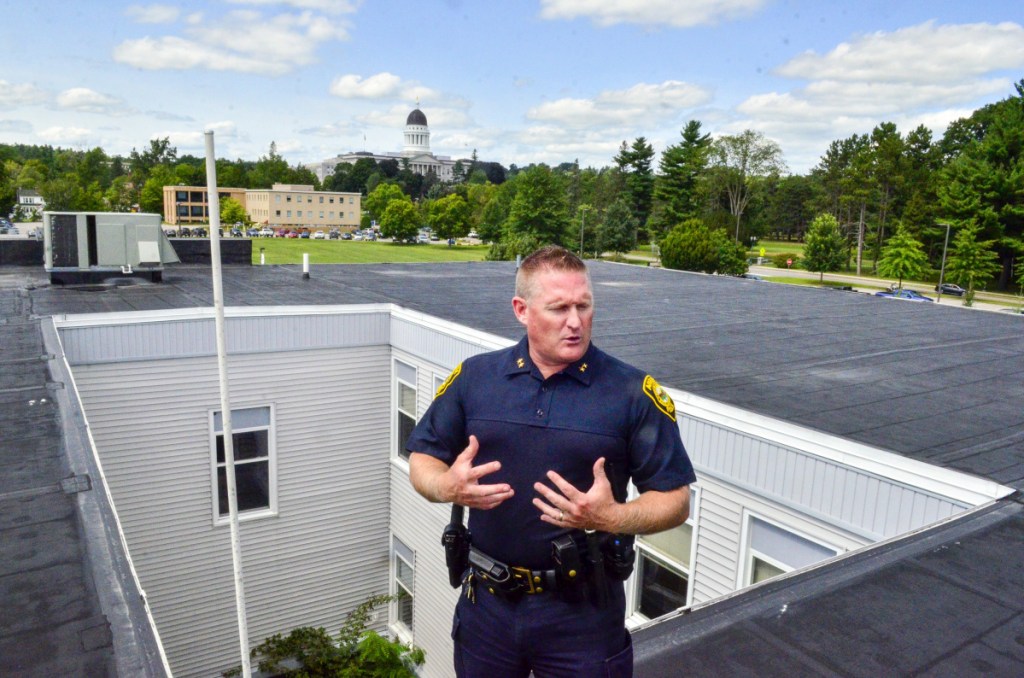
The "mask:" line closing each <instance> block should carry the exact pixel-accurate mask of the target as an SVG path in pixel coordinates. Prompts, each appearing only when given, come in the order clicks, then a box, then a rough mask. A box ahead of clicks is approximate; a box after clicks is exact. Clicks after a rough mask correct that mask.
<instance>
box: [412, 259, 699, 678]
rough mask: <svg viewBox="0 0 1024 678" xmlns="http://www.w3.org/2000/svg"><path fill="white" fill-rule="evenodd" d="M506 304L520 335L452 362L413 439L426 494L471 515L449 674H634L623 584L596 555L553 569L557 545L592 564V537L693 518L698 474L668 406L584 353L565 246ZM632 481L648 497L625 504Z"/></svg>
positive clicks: (644, 383) (524, 277)
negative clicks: (515, 341)
mask: <svg viewBox="0 0 1024 678" xmlns="http://www.w3.org/2000/svg"><path fill="white" fill-rule="evenodd" d="M512 309H513V311H514V312H515V316H516V318H517V319H518V320H519V322H521V323H522V324H523V325H524V326H525V328H526V336H525V337H524V338H523V339H522V340H521V341H520V342H519V343H518V344H517V345H515V346H513V347H511V348H508V349H504V350H499V351H495V352H492V353H486V354H482V355H477V356H474V357H472V358H470V359H468V360H466V361H465V362H464V363H463V364H461V365H459V366H458V367H456V368H455V370H454V371H453V372H452V374H451V375H450V376H449V377H448V379H447V380H446V381H445V382H444V384H443V385H442V386H441V387H440V388H439V389H438V392H437V394H436V396H435V398H434V401H433V403H432V404H431V406H430V408H429V409H428V410H427V412H426V414H424V416H423V418H422V419H421V420H420V422H419V424H418V425H417V427H416V429H415V430H414V431H413V433H412V435H411V436H410V438H409V440H408V442H407V444H406V446H407V448H408V449H409V451H410V452H411V454H410V459H409V469H410V479H411V481H412V484H413V486H414V487H415V488H416V490H417V491H418V492H419V493H420V494H421V495H423V496H424V497H426V498H427V499H428V500H430V501H433V502H451V503H453V504H457V505H460V506H466V507H469V508H470V509H472V510H471V512H470V519H469V532H470V534H471V541H472V545H473V547H472V548H473V557H471V558H470V562H471V564H472V565H471V567H470V568H469V569H468V571H467V573H466V577H465V580H464V582H463V594H464V595H462V596H460V598H459V603H458V605H457V606H456V610H455V620H454V624H453V629H452V637H453V640H454V643H455V658H454V659H455V669H456V674H457V675H458V676H460V678H461V677H465V678H478V677H484V678H506V677H509V678H511V677H520V676H521V677H523V678H525V677H526V676H528V675H529V674H530V672H531V671H532V672H533V673H534V675H535V676H537V678H547V677H549V676H578V677H587V676H608V675H611V676H631V675H632V664H633V655H632V645H631V643H630V639H629V634H628V632H627V631H626V629H625V625H624V622H625V593H624V590H623V585H622V584H621V582H620V581H615V580H614V578H613V577H605V576H603V574H602V573H603V570H602V567H601V563H598V562H595V561H593V560H592V561H590V564H589V566H588V565H586V563H584V564H583V565H582V566H579V565H578V564H577V563H576V561H573V562H571V563H570V565H571V566H570V567H566V566H565V564H564V562H561V561H560V562H554V561H556V560H559V559H558V558H557V557H555V556H557V551H558V549H557V548H556V549H554V550H553V543H554V544H561V545H562V546H566V545H568V546H569V548H570V549H571V548H572V547H573V546H576V547H578V549H579V550H580V551H582V552H583V553H584V554H587V553H590V554H593V552H594V551H593V548H590V550H589V551H588V550H587V548H588V546H587V544H588V542H589V546H590V547H593V546H594V542H593V541H592V539H593V538H594V535H595V534H601V533H608V534H621V535H637V534H647V533H652V532H659V531H662V530H666V529H669V528H672V527H675V526H677V525H680V524H681V523H683V522H684V521H685V520H686V517H687V515H688V514H689V503H690V488H689V485H690V484H691V483H693V482H694V481H695V479H696V478H695V476H694V473H693V467H692V465H691V464H690V460H689V458H688V457H687V455H686V451H685V449H684V448H683V444H682V441H681V440H680V437H679V429H678V426H677V425H676V421H675V407H674V405H673V403H672V400H671V398H669V397H668V394H666V393H665V392H664V391H663V390H662V388H661V387H660V386H658V384H657V382H655V381H654V379H652V378H651V377H650V376H648V375H645V374H643V373H642V372H640V371H639V370H637V369H635V368H633V367H631V366H629V365H627V364H625V363H623V362H621V361H619V360H617V359H615V358H613V357H611V356H610V355H608V354H606V353H604V352H603V351H601V350H600V349H598V348H597V347H595V346H594V345H592V344H591V342H590V333H591V325H592V321H593V316H594V298H593V290H592V287H591V283H590V276H589V273H588V272H587V269H586V265H585V264H584V263H583V261H582V260H580V259H579V258H578V257H576V255H574V254H572V253H571V252H569V251H568V250H565V249H563V248H561V247H555V246H548V247H544V248H542V249H540V250H538V251H536V252H534V253H533V254H532V255H530V256H529V257H527V258H526V259H525V260H524V261H523V262H522V265H521V266H520V269H519V271H518V273H517V275H516V293H515V297H514V298H513V299H512ZM613 470H614V472H613ZM629 478H632V480H633V483H634V484H635V485H636V487H637V488H638V489H639V491H640V494H639V496H638V497H636V498H635V499H633V500H631V501H616V499H615V497H616V496H618V497H620V498H623V499H624V498H625V495H626V491H625V490H626V484H627V483H628V479H629ZM584 560H586V559H585V558H584ZM492 566H493V567H492Z"/></svg>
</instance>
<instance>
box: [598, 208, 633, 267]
mask: <svg viewBox="0 0 1024 678" xmlns="http://www.w3.org/2000/svg"><path fill="white" fill-rule="evenodd" d="M636 232H637V221H636V216H634V214H633V211H632V210H631V209H630V206H629V205H628V204H626V202H625V201H624V200H618V201H616V202H614V203H612V205H611V207H609V208H608V209H607V211H605V213H604V218H603V219H601V222H600V223H599V224H598V227H597V248H596V249H597V251H598V252H614V253H615V254H619V253H621V252H628V251H630V250H631V249H633V248H634V247H636Z"/></svg>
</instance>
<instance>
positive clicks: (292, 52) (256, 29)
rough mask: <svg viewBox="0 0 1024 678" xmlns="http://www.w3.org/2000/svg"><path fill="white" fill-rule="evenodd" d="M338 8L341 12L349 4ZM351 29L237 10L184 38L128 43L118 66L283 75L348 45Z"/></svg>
mask: <svg viewBox="0 0 1024 678" xmlns="http://www.w3.org/2000/svg"><path fill="white" fill-rule="evenodd" d="M335 4H336V5H338V6H339V8H340V7H341V5H343V4H344V3H335ZM344 6H345V7H348V6H349V5H344ZM332 11H334V10H332ZM348 28H349V25H348V23H347V22H346V21H343V20H341V19H338V18H337V17H332V18H328V17H326V16H324V15H322V14H317V13H314V12H312V11H303V12H300V13H297V14H289V13H282V14H276V15H274V16H265V15H264V14H262V13H261V12H258V11H255V10H235V11H232V12H228V13H227V14H225V15H223V16H221V17H217V18H208V17H207V18H205V19H204V20H203V21H202V22H199V21H191V20H190V21H189V22H188V25H186V26H185V28H184V35H183V36H178V35H167V36H160V37H152V36H146V37H143V38H137V39H133V40H126V41H124V42H122V43H121V44H120V45H118V46H117V47H115V48H114V60H115V61H118V62H121V63H125V64H128V65H130V66H134V67H136V68H141V69H145V70H186V69H192V68H206V69H209V70H213V71H238V72H242V73H256V74H262V75H283V74H285V73H289V72H291V71H293V70H295V69H296V68H297V67H299V66H305V65H308V64H311V63H314V62H315V61H316V51H317V49H318V48H319V47H320V45H321V44H322V43H325V42H329V41H332V40H345V39H347V38H348Z"/></svg>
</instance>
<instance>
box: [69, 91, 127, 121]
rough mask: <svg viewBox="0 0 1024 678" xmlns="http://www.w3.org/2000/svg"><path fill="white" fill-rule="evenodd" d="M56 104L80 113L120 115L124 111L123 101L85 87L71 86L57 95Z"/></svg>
mask: <svg viewBox="0 0 1024 678" xmlns="http://www.w3.org/2000/svg"><path fill="white" fill-rule="evenodd" d="M57 105H58V106H60V107H61V108H66V109H68V110H72V111H78V112H80V113H103V114H105V115H121V114H123V113H125V112H126V109H125V105H124V102H123V101H121V100H120V99H118V98H116V97H112V96H107V95H106V94H100V93H99V92H96V91H94V90H91V89H88V88H86V87H72V88H71V89H67V90H64V91H63V92H61V93H60V94H58V95H57Z"/></svg>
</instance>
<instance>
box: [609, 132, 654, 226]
mask: <svg viewBox="0 0 1024 678" xmlns="http://www.w3.org/2000/svg"><path fill="white" fill-rule="evenodd" d="M653 161H654V147H653V146H651V144H650V143H648V141H647V139H645V138H644V137H637V138H636V139H634V140H633V145H632V146H630V147H627V146H626V142H625V141H623V142H622V147H621V148H620V149H619V154H618V155H617V156H615V164H616V165H617V166H618V168H619V171H620V172H622V175H623V176H624V177H625V184H626V192H627V194H628V205H629V207H630V209H631V210H632V212H633V217H634V219H635V221H636V223H637V225H638V226H639V227H640V228H641V229H644V234H643V235H644V238H645V239H646V237H647V233H646V224H647V218H648V217H649V216H650V214H651V204H652V201H653V199H654V171H653V170H652V169H651V164H652V163H653Z"/></svg>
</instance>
